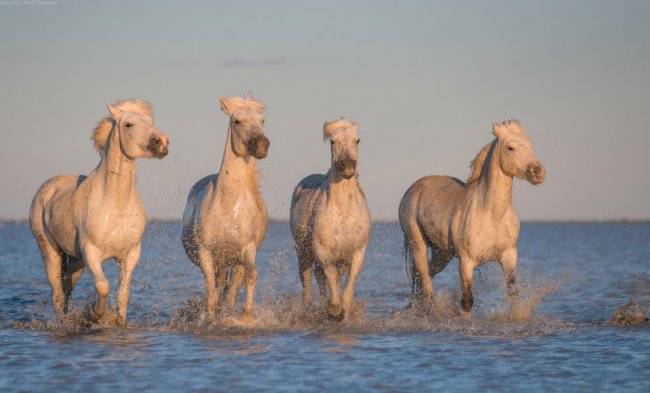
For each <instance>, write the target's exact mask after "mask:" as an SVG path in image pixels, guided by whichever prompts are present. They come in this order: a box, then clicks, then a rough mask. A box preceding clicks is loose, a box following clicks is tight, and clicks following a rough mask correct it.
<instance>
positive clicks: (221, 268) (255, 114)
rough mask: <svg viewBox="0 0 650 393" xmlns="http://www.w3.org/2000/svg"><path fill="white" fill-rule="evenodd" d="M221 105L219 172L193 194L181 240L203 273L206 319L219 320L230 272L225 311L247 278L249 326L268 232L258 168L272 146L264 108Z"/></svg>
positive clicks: (232, 101)
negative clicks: (224, 125)
mask: <svg viewBox="0 0 650 393" xmlns="http://www.w3.org/2000/svg"><path fill="white" fill-rule="evenodd" d="M220 103H221V110H223V111H224V113H226V114H227V115H229V116H230V125H229V127H228V134H227V135H226V147H225V150H224V153H223V161H222V162H221V169H220V170H219V173H217V174H215V175H210V176H206V177H204V178H203V179H201V180H199V181H198V182H197V183H196V184H195V185H194V186H193V187H192V189H191V190H190V193H189V196H188V197H187V205H186V207H185V212H184V214H183V234H182V237H181V239H182V242H183V246H184V247H185V251H186V253H187V255H188V257H189V258H190V260H191V261H192V262H194V263H195V264H196V265H198V266H199V267H200V268H201V270H202V272H203V276H204V278H205V304H206V310H207V314H208V317H209V318H211V319H212V318H214V317H215V313H216V309H217V305H218V303H219V296H220V294H219V292H220V290H219V287H221V288H224V287H225V285H226V273H227V269H228V268H229V267H230V268H232V269H231V275H230V288H229V290H228V291H227V292H226V296H225V297H226V306H227V307H228V308H232V307H234V305H235V304H236V302H237V294H238V290H239V288H240V287H241V286H242V284H243V280H244V278H245V280H246V304H245V305H244V310H243V311H244V312H243V316H242V317H243V318H244V319H247V320H249V319H250V318H251V317H252V313H253V299H254V297H255V284H256V282H257V276H258V273H257V268H256V265H255V257H256V254H257V250H259V248H260V246H261V245H262V241H263V240H264V235H265V234H266V226H267V213H266V206H265V205H264V201H263V200H262V196H261V195H260V191H259V189H258V185H257V183H258V173H257V166H256V165H257V164H256V162H257V159H261V158H264V157H266V154H267V152H268V148H269V140H268V139H267V138H266V136H265V135H264V114H263V113H262V109H263V108H264V105H263V104H262V103H260V102H257V101H255V100H254V99H253V98H252V97H243V98H242V97H223V98H221V99H220ZM244 276H245V277H244Z"/></svg>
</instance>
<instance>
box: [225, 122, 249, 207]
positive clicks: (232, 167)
mask: <svg viewBox="0 0 650 393" xmlns="http://www.w3.org/2000/svg"><path fill="white" fill-rule="evenodd" d="M232 132H233V131H232V127H229V128H228V134H227V136H226V147H225V148H224V151H223V160H222V161H221V169H220V170H219V177H218V179H217V191H218V192H219V193H220V194H221V195H223V196H231V195H233V196H234V195H237V193H236V192H235V191H237V190H242V189H244V187H246V186H249V187H250V186H251V185H252V186H253V188H254V190H255V191H256V190H257V164H256V163H255V159H253V157H251V156H247V157H241V156H238V155H237V154H236V153H235V150H234V148H233V145H232ZM251 182H252V183H253V184H251Z"/></svg>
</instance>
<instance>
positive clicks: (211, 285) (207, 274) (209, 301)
mask: <svg viewBox="0 0 650 393" xmlns="http://www.w3.org/2000/svg"><path fill="white" fill-rule="evenodd" d="M197 254H198V258H199V266H200V267H201V271H202V272H203V278H204V279H205V311H206V313H207V315H208V319H210V320H214V319H215V317H216V312H217V303H218V302H219V292H218V291H217V280H216V274H215V270H216V269H215V262H214V261H213V259H212V253H211V252H210V251H209V250H207V249H206V248H205V247H203V246H199V249H198V251H197Z"/></svg>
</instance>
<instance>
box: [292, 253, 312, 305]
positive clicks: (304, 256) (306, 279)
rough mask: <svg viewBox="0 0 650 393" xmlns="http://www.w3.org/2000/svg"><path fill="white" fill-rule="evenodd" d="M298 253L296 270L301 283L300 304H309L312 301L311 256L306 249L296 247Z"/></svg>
mask: <svg viewBox="0 0 650 393" xmlns="http://www.w3.org/2000/svg"><path fill="white" fill-rule="evenodd" d="M296 251H297V253H298V271H299V273H300V283H301V284H302V304H303V306H309V305H311V302H312V282H311V272H312V269H313V262H312V257H311V255H310V254H309V252H308V251H307V250H303V249H298V248H297V249H296Z"/></svg>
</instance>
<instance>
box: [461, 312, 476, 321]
mask: <svg viewBox="0 0 650 393" xmlns="http://www.w3.org/2000/svg"><path fill="white" fill-rule="evenodd" d="M458 315H459V316H460V317H461V318H463V319H468V320H469V319H474V314H472V312H471V311H470V310H460V311H459V312H458Z"/></svg>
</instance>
